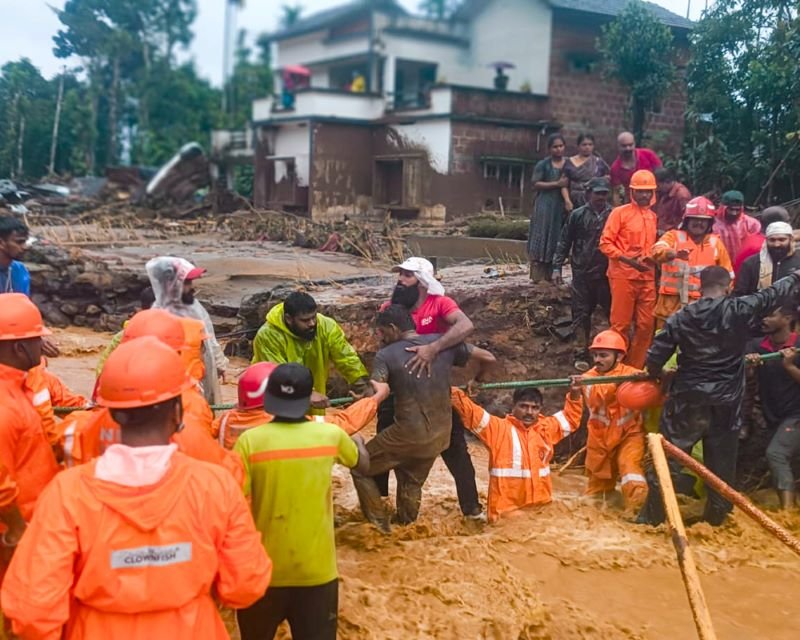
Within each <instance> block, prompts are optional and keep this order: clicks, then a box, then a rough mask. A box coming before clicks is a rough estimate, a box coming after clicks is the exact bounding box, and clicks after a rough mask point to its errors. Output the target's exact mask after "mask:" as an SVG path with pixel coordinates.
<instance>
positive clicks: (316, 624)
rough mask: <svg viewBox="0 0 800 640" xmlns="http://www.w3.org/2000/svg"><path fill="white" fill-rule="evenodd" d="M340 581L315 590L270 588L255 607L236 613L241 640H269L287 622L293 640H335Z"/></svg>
mask: <svg viewBox="0 0 800 640" xmlns="http://www.w3.org/2000/svg"><path fill="white" fill-rule="evenodd" d="M338 610H339V580H338V579H336V580H332V581H331V582H327V583H325V584H321V585H319V586H315V587H269V589H267V593H266V594H265V595H264V596H263V597H262V598H261V599H260V600H258V601H257V602H256V603H255V604H254V605H252V606H250V607H247V608H246V609H239V611H237V612H236V620H237V622H238V623H239V631H240V632H241V634H242V640H272V639H273V638H274V637H275V632H276V631H277V630H278V627H279V626H280V624H281V622H283V621H284V620H287V621H288V622H289V628H290V629H291V631H292V638H293V640H336V627H337V616H338Z"/></svg>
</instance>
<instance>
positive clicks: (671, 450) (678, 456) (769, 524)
mask: <svg viewBox="0 0 800 640" xmlns="http://www.w3.org/2000/svg"><path fill="white" fill-rule="evenodd" d="M662 444H663V445H664V451H665V452H666V454H667V455H668V456H669V457H670V458H675V460H677V461H678V462H680V463H681V464H682V465H683V466H684V467H687V468H688V469H691V470H692V471H694V472H695V473H696V474H697V475H698V476H700V477H701V478H702V479H703V480H704V481H705V482H706V483H707V484H708V486H709V487H711V488H712V489H713V490H714V491H716V492H717V493H718V494H719V495H721V496H722V497H723V498H725V499H726V500H730V501H731V502H732V503H733V504H735V505H736V506H737V507H739V508H740V509H741V510H742V511H744V512H745V513H746V514H747V515H748V516H750V517H751V518H752V519H753V520H755V521H756V522H757V523H758V524H760V525H761V526H762V527H763V528H764V529H766V530H767V531H769V532H770V533H771V534H772V535H774V536H775V537H776V538H777V539H778V540H780V541H781V542H782V543H783V544H785V545H786V546H787V547H789V548H790V549H791V550H792V551H794V552H795V553H796V554H797V555H799V556H800V540H798V539H797V538H795V537H794V536H793V535H792V534H791V533H790V532H789V531H788V530H786V529H784V528H783V527H782V526H781V525H779V524H778V523H777V522H775V521H774V520H773V519H772V518H770V517H769V516H768V515H767V514H766V513H764V512H763V511H761V509H759V508H757V507H756V506H755V505H754V504H753V503H752V502H750V501H749V500H748V499H747V498H746V497H745V496H744V495H742V494H741V493H739V492H738V491H736V490H735V489H733V488H732V487H731V486H730V485H728V484H726V483H725V482H723V481H722V480H721V479H720V478H719V476H716V475H714V474H713V473H711V471H709V470H708V469H706V467H704V466H703V465H702V464H700V463H699V462H698V461H697V460H695V459H694V458H692V456H689V455H686V454H685V453H684V452H683V451H681V450H680V449H679V448H678V447H676V446H675V445H674V444H672V443H671V442H667V441H666V440H662Z"/></svg>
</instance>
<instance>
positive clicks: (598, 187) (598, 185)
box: [586, 178, 611, 193]
mask: <svg viewBox="0 0 800 640" xmlns="http://www.w3.org/2000/svg"><path fill="white" fill-rule="evenodd" d="M586 190H587V191H591V192H592V193H594V192H596V191H611V183H610V182H609V181H608V178H592V179H591V180H589V183H588V184H587V185H586Z"/></svg>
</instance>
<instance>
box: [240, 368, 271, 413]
mask: <svg viewBox="0 0 800 640" xmlns="http://www.w3.org/2000/svg"><path fill="white" fill-rule="evenodd" d="M277 366H278V365H277V364H275V363H274V362H256V363H255V364H251V365H250V366H249V367H247V369H245V370H244V373H242V375H241V376H240V377H239V408H240V409H254V408H255V407H263V406H264V392H265V391H266V390H267V381H268V380H269V376H270V374H271V373H272V372H273V371H274V370H275V367H277Z"/></svg>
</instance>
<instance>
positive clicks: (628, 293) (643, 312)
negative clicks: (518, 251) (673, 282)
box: [600, 170, 657, 368]
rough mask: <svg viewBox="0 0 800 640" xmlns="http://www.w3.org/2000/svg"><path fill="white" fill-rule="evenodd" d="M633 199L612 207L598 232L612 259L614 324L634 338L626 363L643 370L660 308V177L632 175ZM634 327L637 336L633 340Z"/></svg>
mask: <svg viewBox="0 0 800 640" xmlns="http://www.w3.org/2000/svg"><path fill="white" fill-rule="evenodd" d="M630 190H631V201H630V202H629V203H628V204H624V205H622V206H621V207H617V208H616V209H613V210H612V211H611V213H610V214H609V216H608V221H607V222H606V226H605V227H604V228H603V233H602V234H601V235H600V251H602V252H603V253H604V254H605V255H606V256H607V257H608V283H609V286H610V289H611V316H610V320H611V328H612V329H614V330H615V331H616V332H617V333H619V334H620V335H621V336H623V337H624V338H625V340H626V341H627V340H630V348H629V349H628V353H627V357H626V359H625V362H626V363H627V364H629V365H631V366H632V367H637V368H641V367H643V366H644V361H645V358H646V356H647V349H648V347H649V346H650V342H651V340H652V337H653V327H654V325H655V318H654V316H653V312H654V309H655V306H656V280H655V270H654V268H653V267H654V265H653V261H652V258H651V257H650V250H651V248H652V247H653V245H654V244H655V242H656V222H657V219H656V214H655V213H654V212H653V210H652V209H651V208H650V207H651V205H652V204H653V203H654V202H655V192H656V179H655V176H653V174H652V173H650V172H649V171H644V170H642V171H637V172H636V173H634V174H633V177H632V178H631V185H630ZM631 329H632V330H633V337H632V338H631V337H630V336H631Z"/></svg>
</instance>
